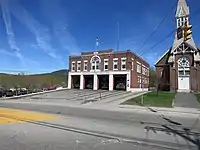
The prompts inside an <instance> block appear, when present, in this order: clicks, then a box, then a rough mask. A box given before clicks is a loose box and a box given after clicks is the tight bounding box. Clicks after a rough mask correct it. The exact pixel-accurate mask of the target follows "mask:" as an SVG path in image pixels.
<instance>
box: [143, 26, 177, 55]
mask: <svg viewBox="0 0 200 150" xmlns="http://www.w3.org/2000/svg"><path fill="white" fill-rule="evenodd" d="M173 34H174V30H173V31H171V32H170V34H168V35H167V36H166V37H165V38H163V39H162V40H160V41H159V42H158V43H156V44H155V45H153V46H152V47H151V48H149V49H148V50H147V51H150V50H152V49H154V48H155V47H157V46H158V45H160V44H161V43H163V42H164V41H165V40H166V39H168V38H169V37H170V36H171V35H173ZM147 51H145V52H143V53H142V54H141V55H140V56H142V55H144V54H145V53H146V52H147Z"/></svg>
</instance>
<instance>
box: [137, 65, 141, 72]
mask: <svg viewBox="0 0 200 150" xmlns="http://www.w3.org/2000/svg"><path fill="white" fill-rule="evenodd" d="M137 72H138V73H141V64H140V63H137Z"/></svg>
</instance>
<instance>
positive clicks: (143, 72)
mask: <svg viewBox="0 0 200 150" xmlns="http://www.w3.org/2000/svg"><path fill="white" fill-rule="evenodd" d="M142 74H143V75H146V68H145V66H142Z"/></svg>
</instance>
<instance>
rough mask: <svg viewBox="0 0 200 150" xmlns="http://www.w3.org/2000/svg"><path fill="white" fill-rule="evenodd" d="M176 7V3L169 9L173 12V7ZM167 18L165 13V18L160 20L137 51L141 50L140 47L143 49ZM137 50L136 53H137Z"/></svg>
mask: <svg viewBox="0 0 200 150" xmlns="http://www.w3.org/2000/svg"><path fill="white" fill-rule="evenodd" d="M175 6H176V3H175V4H174V5H173V6H172V7H171V9H172V10H173V9H174V7H175ZM168 16H169V14H168V13H167V14H166V15H165V17H164V18H163V19H162V20H161V22H160V23H159V24H158V25H157V26H156V28H155V29H154V30H153V32H152V33H151V34H150V35H149V36H148V37H147V39H146V40H145V41H144V43H143V44H142V45H141V46H140V47H139V48H138V50H139V49H141V48H142V47H144V46H145V45H146V44H147V43H148V41H149V39H150V38H151V37H152V36H153V35H154V34H155V33H156V32H157V30H158V29H159V28H160V26H161V25H162V24H163V23H164V22H165V20H166V19H167V17H168ZM138 50H137V51H138Z"/></svg>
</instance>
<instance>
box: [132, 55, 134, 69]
mask: <svg viewBox="0 0 200 150" xmlns="http://www.w3.org/2000/svg"><path fill="white" fill-rule="evenodd" d="M131 66H132V67H131V70H134V59H133V58H132V62H131Z"/></svg>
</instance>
